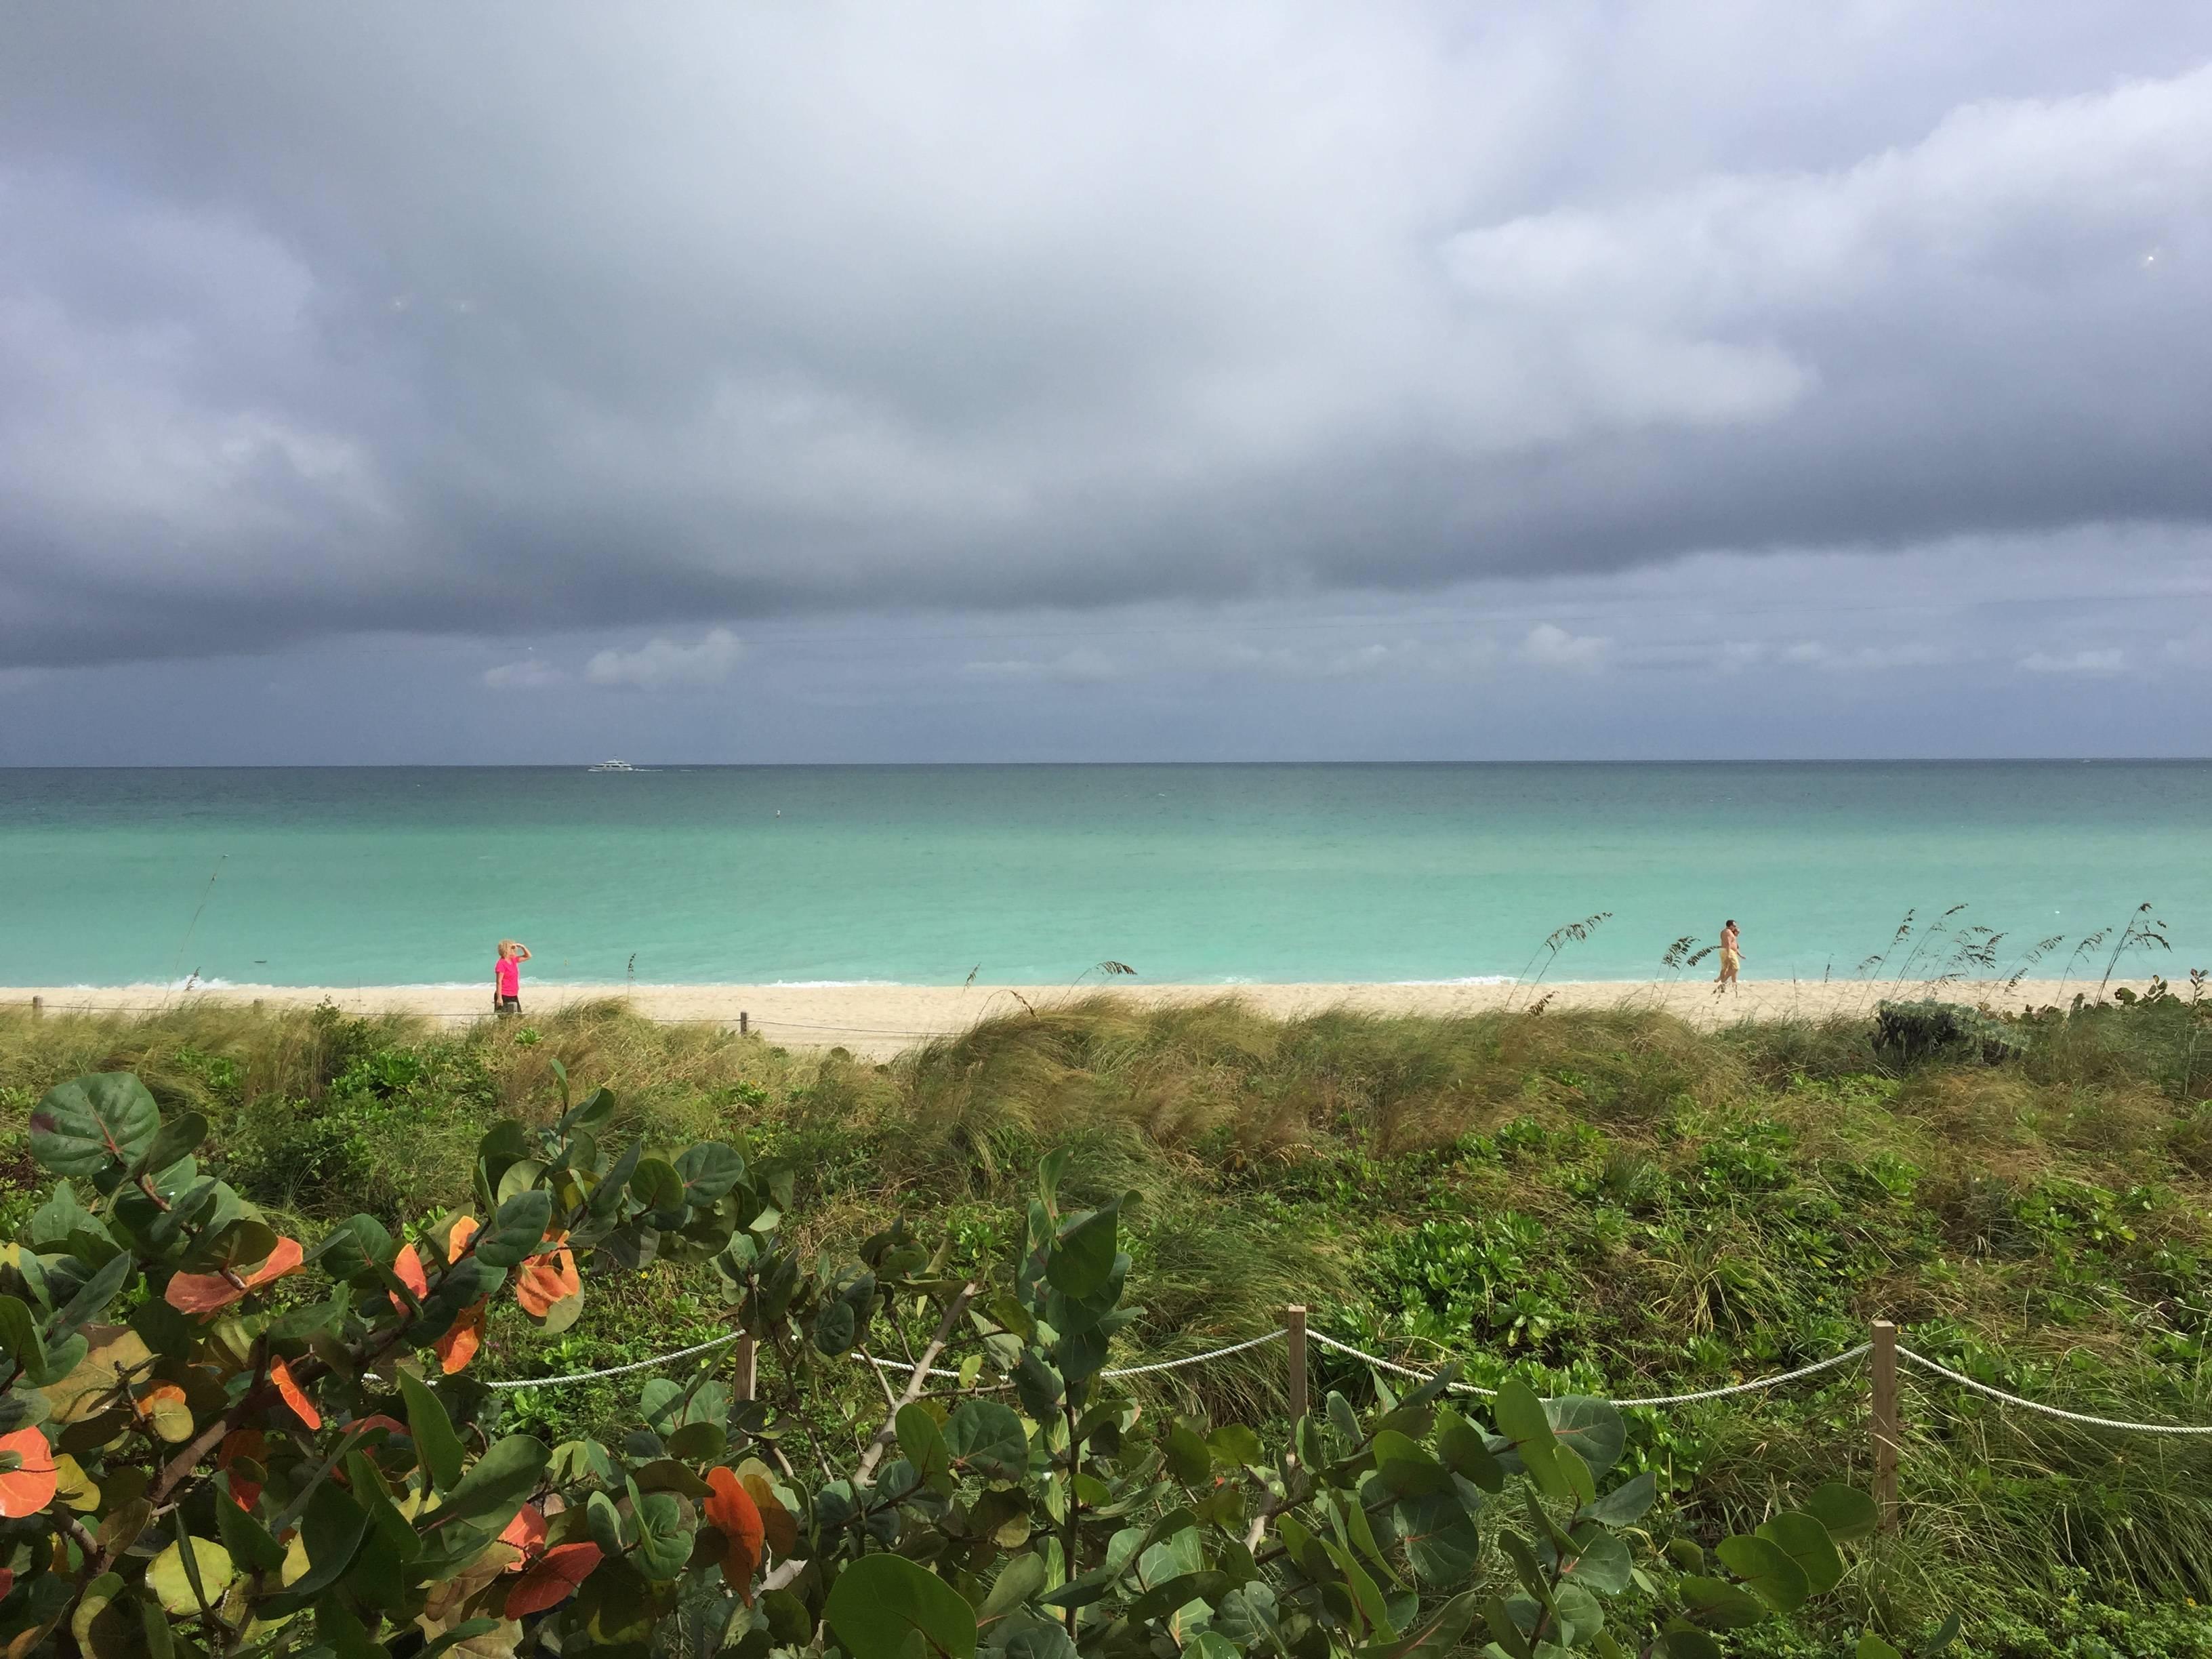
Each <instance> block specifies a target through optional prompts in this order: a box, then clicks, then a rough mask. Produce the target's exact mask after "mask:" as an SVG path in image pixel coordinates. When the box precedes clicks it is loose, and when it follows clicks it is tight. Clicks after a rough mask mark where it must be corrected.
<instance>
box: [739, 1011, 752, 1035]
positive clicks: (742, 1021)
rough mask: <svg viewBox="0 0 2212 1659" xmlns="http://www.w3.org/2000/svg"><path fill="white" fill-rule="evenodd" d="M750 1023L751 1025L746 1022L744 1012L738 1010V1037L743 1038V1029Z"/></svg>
mask: <svg viewBox="0 0 2212 1659" xmlns="http://www.w3.org/2000/svg"><path fill="white" fill-rule="evenodd" d="M750 1023H751V1022H750V1020H748V1019H747V1018H746V1016H745V1011H744V1009H742V1008H740V1009H738V1036H744V1034H745V1027H746V1026H747V1025H748V1024H750Z"/></svg>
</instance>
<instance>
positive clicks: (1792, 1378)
mask: <svg viewBox="0 0 2212 1659" xmlns="http://www.w3.org/2000/svg"><path fill="white" fill-rule="evenodd" d="M1306 1334H1307V1335H1308V1336H1309V1337H1310V1338H1311V1339H1312V1340H1314V1341H1316V1342H1318V1343H1320V1344H1321V1345H1322V1346H1323V1347H1324V1348H1334V1349H1335V1350H1336V1351H1337V1352H1339V1353H1341V1354H1349V1355H1350V1356H1351V1357H1352V1358H1354V1359H1358V1360H1361V1361H1363V1362H1364V1363H1365V1364H1370V1365H1372V1366H1374V1367H1376V1369H1377V1370H1385V1371H1390V1372H1393V1373H1395V1375H1397V1376H1409V1377H1412V1378H1413V1379H1415V1380H1416V1381H1418V1382H1422V1383H1426V1382H1428V1381H1429V1380H1430V1379H1431V1376H1433V1375H1434V1373H1432V1372H1429V1371H1421V1370H1414V1369H1413V1367H1412V1366H1411V1365H1400V1364H1395V1363H1394V1362H1392V1361H1390V1360H1388V1359H1377V1358H1376V1357H1375V1356H1374V1355H1373V1354H1371V1353H1363V1352H1360V1351H1359V1350H1358V1348H1355V1347H1353V1346H1352V1344H1350V1343H1349V1342H1340V1341H1338V1340H1336V1339H1335V1338H1334V1337H1333V1336H1324V1335H1323V1334H1322V1333H1321V1332H1319V1331H1308V1332H1307V1333H1306ZM1873 1346H1874V1345H1873V1344H1872V1343H1870V1342H1862V1343H1860V1344H1859V1345H1858V1346H1857V1347H1856V1348H1850V1349H1847V1350H1845V1351H1844V1352H1842V1353H1839V1354H1834V1355H1832V1356H1830V1357H1829V1358H1826V1359H1816V1360H1814V1362H1813V1363H1812V1364H1809V1365H1801V1366H1799V1367H1798V1368H1797V1369H1796V1370H1794V1371H1782V1372H1778V1373H1777V1374H1776V1375H1775V1376H1761V1377H1755V1378H1753V1380H1752V1381H1751V1382H1748V1383H1729V1385H1728V1386H1727V1387H1726V1388H1722V1389H1699V1391H1698V1392H1697V1393H1695V1394H1665V1395H1656V1396H1655V1397H1654V1398H1652V1399H1650V1400H1608V1401H1606V1402H1605V1403H1606V1404H1607V1405H1608V1406H1688V1405H1693V1404H1695V1403H1696V1402H1697V1401H1700V1400H1723V1399H1726V1398H1727V1397H1728V1396H1729V1395H1735V1394H1756V1393H1757V1392H1759V1390H1760V1389H1772V1388H1778V1387H1780V1386H1781V1385H1782V1384H1783V1383H1795V1382H1796V1380H1797V1379H1798V1378H1799V1377H1801V1376H1813V1375H1814V1373H1815V1372H1818V1371H1825V1370H1833V1369H1834V1368H1835V1367H1836V1366H1838V1365H1848V1364H1850V1362H1851V1361H1852V1360H1854V1359H1857V1358H1860V1357H1862V1356H1863V1355H1864V1354H1866V1353H1868V1352H1870V1351H1871V1350H1872V1348H1873ZM1449 1388H1450V1390H1451V1392H1452V1393H1454V1394H1479V1395H1482V1396H1483V1397H1484V1398H1486V1399H1491V1398H1495V1397H1496V1395H1497V1393H1498V1390H1497V1389H1484V1388H1478V1387H1477V1386H1476V1385H1475V1384H1474V1383H1451V1384H1449Z"/></svg>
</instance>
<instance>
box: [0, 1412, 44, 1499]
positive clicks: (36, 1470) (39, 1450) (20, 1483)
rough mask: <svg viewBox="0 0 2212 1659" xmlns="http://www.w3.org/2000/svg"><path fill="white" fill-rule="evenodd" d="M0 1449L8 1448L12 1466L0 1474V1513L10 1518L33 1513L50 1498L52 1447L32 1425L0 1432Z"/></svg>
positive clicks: (2, 1450) (5, 1450)
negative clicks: (26, 1427) (11, 1456)
mask: <svg viewBox="0 0 2212 1659" xmlns="http://www.w3.org/2000/svg"><path fill="white" fill-rule="evenodd" d="M0 1452H12V1453H14V1454H15V1468H12V1469H9V1470H8V1471H7V1472H6V1473H5V1474H0V1516H7V1517H8V1518H9V1520H11V1521H13V1520H15V1519H16V1518H18V1517H19V1516H26V1515H36V1514H37V1513H38V1512H39V1511H40V1510H42V1509H44V1508H46V1505H47V1504H51V1503H52V1502H53V1501H54V1487H55V1485H56V1480H55V1472H54V1449H53V1448H52V1446H50V1445H48V1444H47V1443H46V1436H45V1435H43V1434H41V1433H40V1432H39V1431H38V1430H36V1429H18V1430H16V1431H15V1433H13V1434H0Z"/></svg>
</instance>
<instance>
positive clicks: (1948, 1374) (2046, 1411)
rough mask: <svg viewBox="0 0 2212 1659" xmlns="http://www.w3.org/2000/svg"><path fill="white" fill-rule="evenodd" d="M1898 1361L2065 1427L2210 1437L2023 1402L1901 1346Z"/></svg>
mask: <svg viewBox="0 0 2212 1659" xmlns="http://www.w3.org/2000/svg"><path fill="white" fill-rule="evenodd" d="M1897 1357H1898V1358H1899V1359H1902V1360H1905V1361H1906V1362H1907V1363H1908V1364H1914V1365H1917V1366H1919V1367H1920V1368H1921V1369H1922V1370H1929V1371H1933V1372H1935V1373H1936V1376H1941V1377H1943V1378H1946V1379H1947V1380H1948V1381H1950V1382H1953V1383H1957V1384H1958V1385H1959V1386H1960V1388H1962V1389H1972V1390H1973V1391H1974V1392H1975V1393H1976V1394H1984V1395H1988V1396H1989V1397H1990V1399H1992V1400H2001V1401H2003V1402H2004V1403H2005V1404H2006V1405H2008V1406H2018V1407H2020V1408H2021V1410H2023V1411H2031V1412H2040V1413H2043V1415H2045V1417H2056V1418H2057V1419H2060V1420H2061V1421H2063V1422H2067V1423H2086V1424H2087V1425H2089V1426H2090V1427H2091V1428H2096V1429H2120V1430H2124V1431H2126V1432H2128V1433H2130V1434H2212V1423H2203V1424H2195V1423H2128V1422H2124V1421H2122V1420H2121V1419H2118V1418H2117V1417H2092V1416H2091V1415H2090V1414H2089V1413H2087V1412H2069V1411H2068V1410H2067V1409H2066V1408H2065V1407H2063V1406H2046V1405H2045V1404H2043V1403H2042V1401H2037V1400H2023V1399H2021V1397H2020V1396H2019V1395H2016V1394H2007V1393H2006V1392H2005V1391H2004V1390H2003V1389H1993V1388H1991V1387H1990V1385H1989V1384H1988V1383H1977V1382H1976V1381H1974V1379H1973V1378H1972V1377H1971V1376H1962V1375H1961V1374H1960V1373H1959V1372H1957V1371H1954V1370H1952V1369H1951V1368H1950V1367H1949V1366H1948V1365H1939V1364H1936V1362H1935V1361H1934V1360H1932V1359H1930V1358H1928V1356H1927V1355H1925V1354H1919V1353H1915V1352H1912V1350H1911V1349H1910V1348H1908V1347H1905V1346H1904V1345H1903V1344H1901V1343H1900V1344H1899V1346H1898V1350H1897Z"/></svg>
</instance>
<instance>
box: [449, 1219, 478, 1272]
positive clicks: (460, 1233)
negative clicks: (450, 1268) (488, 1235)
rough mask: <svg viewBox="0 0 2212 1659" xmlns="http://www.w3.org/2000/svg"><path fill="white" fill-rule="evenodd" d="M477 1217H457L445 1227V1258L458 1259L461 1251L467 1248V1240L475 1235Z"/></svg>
mask: <svg viewBox="0 0 2212 1659" xmlns="http://www.w3.org/2000/svg"><path fill="white" fill-rule="evenodd" d="M476 1236H477V1218H475V1217H474V1216H472V1215H465V1216H461V1217H459V1218H457V1219H456V1220H455V1221H454V1223H453V1225H452V1226H450V1227H448V1228H447V1229H446V1260H447V1261H459V1260H460V1259H461V1252H462V1251H464V1250H465V1249H468V1248H469V1241H470V1240H471V1239H472V1238H474V1237H476Z"/></svg>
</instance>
